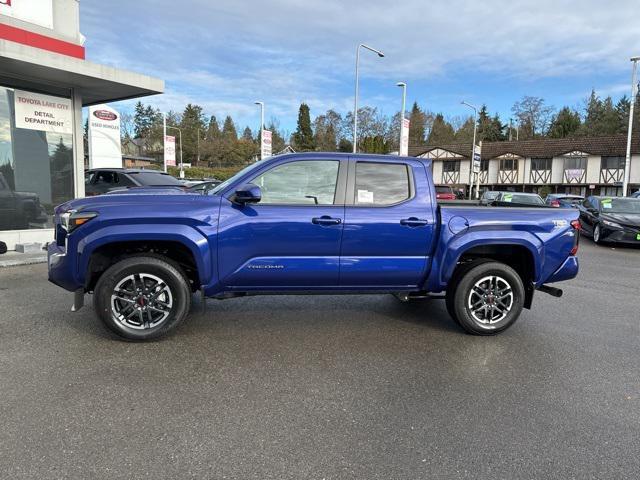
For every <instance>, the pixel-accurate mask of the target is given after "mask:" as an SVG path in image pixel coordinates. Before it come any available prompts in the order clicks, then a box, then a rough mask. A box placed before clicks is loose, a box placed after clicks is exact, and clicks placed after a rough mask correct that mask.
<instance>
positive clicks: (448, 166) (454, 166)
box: [442, 160, 460, 172]
mask: <svg viewBox="0 0 640 480" xmlns="http://www.w3.org/2000/svg"><path fill="white" fill-rule="evenodd" d="M442 171H443V172H459V171H460V160H444V161H443V162H442Z"/></svg>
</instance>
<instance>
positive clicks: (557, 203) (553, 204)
mask: <svg viewBox="0 0 640 480" xmlns="http://www.w3.org/2000/svg"><path fill="white" fill-rule="evenodd" d="M549 205H551V206H552V207H556V208H558V207H560V202H559V201H558V200H551V203H550V204H549Z"/></svg>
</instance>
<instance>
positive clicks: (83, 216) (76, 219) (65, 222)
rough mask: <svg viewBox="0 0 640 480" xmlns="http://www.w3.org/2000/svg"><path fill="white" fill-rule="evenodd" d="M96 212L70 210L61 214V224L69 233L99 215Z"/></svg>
mask: <svg viewBox="0 0 640 480" xmlns="http://www.w3.org/2000/svg"><path fill="white" fill-rule="evenodd" d="M97 216H98V214H97V213H96V212H78V211H76V210H69V211H68V212H64V213H62V214H61V215H60V225H61V226H62V228H64V229H65V230H66V231H67V233H71V232H73V231H74V230H75V229H76V228H78V227H79V226H80V225H84V224H85V223H87V222H88V221H89V220H91V219H92V218H95V217H97Z"/></svg>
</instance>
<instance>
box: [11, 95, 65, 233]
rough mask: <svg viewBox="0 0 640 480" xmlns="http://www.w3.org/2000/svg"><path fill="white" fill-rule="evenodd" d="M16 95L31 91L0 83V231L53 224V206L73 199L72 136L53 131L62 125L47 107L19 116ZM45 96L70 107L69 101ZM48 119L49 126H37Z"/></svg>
mask: <svg viewBox="0 0 640 480" xmlns="http://www.w3.org/2000/svg"><path fill="white" fill-rule="evenodd" d="M16 94H18V96H19V97H20V95H29V92H17V91H16V90H14V89H11V88H5V87H0V230H24V229H38V228H53V209H54V207H55V206H56V205H58V204H60V203H64V202H66V201H67V200H70V199H72V198H73V197H74V195H73V193H74V192H73V135H72V134H71V133H66V132H62V133H61V132H56V131H55V130H56V128H58V127H57V126H58V125H59V124H60V123H59V122H57V121H53V120H50V118H51V117H50V116H49V114H47V113H46V112H44V110H45V109H46V106H45V107H43V108H42V110H43V112H36V116H34V117H33V118H25V117H21V116H20V115H21V114H20V113H18V112H16V103H15V99H16ZM47 98H49V99H53V100H54V102H50V103H54V104H57V105H60V106H62V107H64V108H66V109H67V110H68V107H67V104H68V103H69V100H68V99H62V98H61V99H60V101H59V102H55V99H56V98H58V97H48V96H47ZM22 103H26V102H22ZM19 107H21V108H22V106H21V105H19ZM54 108H55V107H54ZM67 114H68V115H71V116H72V115H73V112H72V111H71V112H67ZM16 117H17V119H18V120H19V122H17V121H16ZM71 118H72V117H71ZM39 122H40V123H39ZM44 123H48V125H49V126H48V127H43V129H42V130H38V129H37V128H38V127H39V125H40V124H44ZM17 124H18V125H20V126H21V127H23V128H20V127H19V126H17Z"/></svg>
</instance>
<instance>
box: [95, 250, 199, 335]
mask: <svg viewBox="0 0 640 480" xmlns="http://www.w3.org/2000/svg"><path fill="white" fill-rule="evenodd" d="M94 305H95V309H96V312H97V313H98V316H99V317H100V319H101V320H102V322H103V323H104V324H105V326H106V327H107V328H108V329H109V330H111V331H113V332H114V333H116V334H117V335H119V336H120V337H122V338H124V339H127V340H134V341H136V340H137V341H141V340H150V339H153V338H158V337H160V336H162V335H164V334H166V333H167V332H168V331H169V330H171V329H173V328H175V327H176V326H177V325H178V324H179V323H180V322H181V321H182V320H183V319H184V318H185V317H186V316H187V314H188V313H189V307H190V305H191V290H190V288H189V284H188V282H187V280H186V277H185V275H184V273H183V272H182V271H181V270H180V267H179V266H178V265H175V264H173V263H171V262H169V261H167V260H166V259H164V258H159V257H156V256H150V255H149V256H147V255H140V256H134V257H129V258H126V259H124V260H122V261H120V262H118V263H116V264H114V265H112V266H111V267H109V268H108V269H107V271H105V272H104V273H103V274H102V276H101V277H100V279H99V280H98V283H97V285H96V288H95V291H94Z"/></svg>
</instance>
